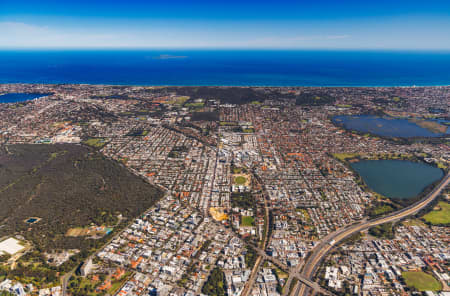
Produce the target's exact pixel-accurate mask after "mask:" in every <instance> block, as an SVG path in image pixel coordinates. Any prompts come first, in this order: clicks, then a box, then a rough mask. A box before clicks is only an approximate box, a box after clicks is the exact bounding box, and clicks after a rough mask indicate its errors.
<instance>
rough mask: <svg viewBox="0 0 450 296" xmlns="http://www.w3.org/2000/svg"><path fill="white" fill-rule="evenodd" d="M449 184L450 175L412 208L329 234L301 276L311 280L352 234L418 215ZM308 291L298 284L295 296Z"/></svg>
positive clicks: (308, 261)
mask: <svg viewBox="0 0 450 296" xmlns="http://www.w3.org/2000/svg"><path fill="white" fill-rule="evenodd" d="M449 183H450V173H448V174H447V175H446V176H445V177H444V178H443V179H442V180H441V182H440V183H439V184H438V185H437V186H436V187H435V188H434V189H433V190H432V191H431V192H430V193H428V194H427V196H426V197H425V198H424V199H421V200H420V201H418V202H416V203H414V204H412V205H411V206H409V207H406V208H404V209H402V210H400V211H397V212H395V213H392V214H390V215H387V216H384V217H381V218H378V219H374V220H369V221H363V222H362V223H359V224H356V225H350V226H348V227H345V228H342V229H340V230H338V231H335V232H333V233H331V234H329V235H328V236H326V237H325V238H324V239H322V241H321V243H320V244H319V245H317V246H316V247H315V248H314V249H313V251H312V253H311V256H309V258H308V260H307V261H306V263H305V264H304V265H303V266H304V268H303V271H302V272H301V275H302V276H303V277H304V278H308V279H311V278H312V276H313V275H314V273H315V271H316V270H317V268H318V267H319V265H320V263H321V262H322V260H323V259H324V258H325V256H326V255H327V254H328V253H329V252H330V251H331V250H332V249H333V247H334V246H335V245H336V244H339V243H340V242H342V241H343V240H344V239H346V238H347V237H349V236H351V235H352V234H355V233H358V232H360V231H363V230H366V229H368V228H370V227H373V226H377V225H380V224H384V223H388V222H393V221H397V220H400V219H403V218H405V217H407V216H410V215H414V214H416V213H417V212H419V211H420V210H422V209H424V208H425V207H426V206H428V205H429V204H430V203H431V202H432V201H433V200H434V199H435V198H436V197H438V196H439V194H440V193H441V191H442V190H444V189H445V187H446V186H447V185H448V184H449ZM307 290H308V287H307V286H306V285H304V284H302V283H298V284H297V285H296V287H295V289H294V294H293V295H306V294H307Z"/></svg>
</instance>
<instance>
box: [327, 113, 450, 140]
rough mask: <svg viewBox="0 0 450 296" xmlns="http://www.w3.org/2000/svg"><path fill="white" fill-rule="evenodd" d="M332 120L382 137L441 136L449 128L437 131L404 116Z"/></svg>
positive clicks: (338, 117)
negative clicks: (440, 131)
mask: <svg viewBox="0 0 450 296" xmlns="http://www.w3.org/2000/svg"><path fill="white" fill-rule="evenodd" d="M435 121H436V122H439V123H445V122H447V121H444V120H435ZM333 122H335V123H337V124H339V125H343V126H344V127H345V128H346V129H348V130H355V131H359V132H363V133H372V134H375V135H378V136H383V137H400V138H411V137H441V136H444V135H449V134H450V128H447V131H446V133H445V134H444V133H437V132H433V131H430V130H428V129H426V128H424V127H421V126H419V125H417V124H416V123H414V122H411V121H409V120H408V119H404V118H392V117H379V116H373V115H339V116H335V117H334V118H333Z"/></svg>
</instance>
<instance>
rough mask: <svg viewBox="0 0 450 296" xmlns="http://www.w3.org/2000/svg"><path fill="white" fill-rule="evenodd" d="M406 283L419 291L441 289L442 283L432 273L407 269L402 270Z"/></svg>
mask: <svg viewBox="0 0 450 296" xmlns="http://www.w3.org/2000/svg"><path fill="white" fill-rule="evenodd" d="M402 277H403V278H404V279H405V282H406V285H408V287H412V288H414V289H416V290H418V291H440V290H442V285H441V283H440V282H439V281H438V280H437V279H435V278H434V277H433V276H432V275H431V274H428V273H425V272H422V271H406V272H402Z"/></svg>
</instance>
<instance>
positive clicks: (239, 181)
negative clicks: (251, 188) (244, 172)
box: [234, 176, 247, 185]
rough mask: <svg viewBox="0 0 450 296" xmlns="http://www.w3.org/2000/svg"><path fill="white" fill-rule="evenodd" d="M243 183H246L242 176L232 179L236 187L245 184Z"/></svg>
mask: <svg viewBox="0 0 450 296" xmlns="http://www.w3.org/2000/svg"><path fill="white" fill-rule="evenodd" d="M245 182H247V179H246V178H245V177H243V176H238V177H236V178H234V183H236V184H237V185H243V184H245Z"/></svg>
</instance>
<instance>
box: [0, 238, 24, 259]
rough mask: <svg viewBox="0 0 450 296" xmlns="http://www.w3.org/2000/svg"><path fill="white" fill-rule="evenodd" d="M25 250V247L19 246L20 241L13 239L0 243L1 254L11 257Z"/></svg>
mask: <svg viewBox="0 0 450 296" xmlns="http://www.w3.org/2000/svg"><path fill="white" fill-rule="evenodd" d="M23 249H25V247H24V246H22V245H21V244H19V241H18V240H16V239H15V238H12V237H10V238H8V239H6V240H4V241H2V242H0V253H2V252H5V253H8V254H10V255H14V254H15V253H17V252H20V251H22V250H23Z"/></svg>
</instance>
